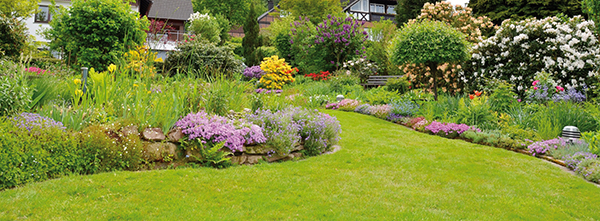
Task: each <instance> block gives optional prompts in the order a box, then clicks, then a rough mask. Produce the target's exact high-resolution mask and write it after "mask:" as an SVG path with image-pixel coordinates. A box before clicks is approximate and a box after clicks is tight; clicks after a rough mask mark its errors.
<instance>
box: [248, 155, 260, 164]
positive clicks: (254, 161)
mask: <svg viewBox="0 0 600 221" xmlns="http://www.w3.org/2000/svg"><path fill="white" fill-rule="evenodd" d="M261 159H263V156H260V155H246V162H244V163H245V164H257V163H258V161H259V160H261Z"/></svg>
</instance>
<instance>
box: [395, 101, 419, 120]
mask: <svg viewBox="0 0 600 221" xmlns="http://www.w3.org/2000/svg"><path fill="white" fill-rule="evenodd" d="M389 106H390V113H392V114H395V115H397V116H402V117H412V116H414V115H415V114H416V113H417V112H418V111H419V105H418V104H416V103H414V102H412V101H410V100H392V102H391V103H390V104H389Z"/></svg>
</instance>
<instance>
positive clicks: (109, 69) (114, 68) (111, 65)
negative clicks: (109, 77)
mask: <svg viewBox="0 0 600 221" xmlns="http://www.w3.org/2000/svg"><path fill="white" fill-rule="evenodd" d="M115 70H117V66H116V65H114V64H110V65H109V66H108V72H110V73H113V72H115Z"/></svg>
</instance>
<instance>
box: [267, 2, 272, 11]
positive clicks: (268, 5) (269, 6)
mask: <svg viewBox="0 0 600 221" xmlns="http://www.w3.org/2000/svg"><path fill="white" fill-rule="evenodd" d="M267 9H268V10H271V9H273V0H269V1H267Z"/></svg>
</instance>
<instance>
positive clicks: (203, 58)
mask: <svg viewBox="0 0 600 221" xmlns="http://www.w3.org/2000/svg"><path fill="white" fill-rule="evenodd" d="M177 48H178V49H179V50H177V51H172V52H171V53H170V54H169V57H168V58H167V60H166V62H165V69H166V70H169V71H170V72H171V75H173V74H174V73H175V72H176V71H177V70H179V71H180V72H183V73H187V74H188V75H197V74H203V73H202V72H207V74H209V75H210V74H214V73H215V72H222V73H226V74H232V73H241V72H242V71H243V69H242V62H241V61H240V60H238V59H236V58H235V56H234V54H233V48H232V47H231V46H229V45H224V46H218V45H217V44H216V43H209V42H206V41H202V40H198V39H191V40H189V41H187V42H185V43H182V44H180V45H178V46H177ZM198 72H200V73H198Z"/></svg>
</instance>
